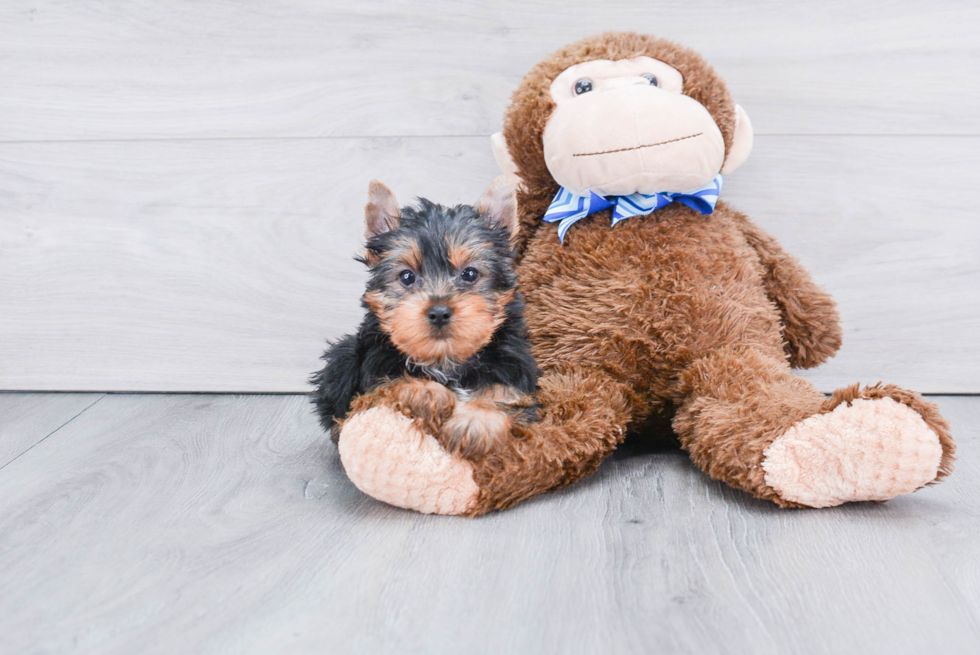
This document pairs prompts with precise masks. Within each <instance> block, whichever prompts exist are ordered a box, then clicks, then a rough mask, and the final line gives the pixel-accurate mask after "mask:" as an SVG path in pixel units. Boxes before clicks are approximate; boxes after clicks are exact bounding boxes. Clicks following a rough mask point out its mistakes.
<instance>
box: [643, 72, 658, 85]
mask: <svg viewBox="0 0 980 655" xmlns="http://www.w3.org/2000/svg"><path fill="white" fill-rule="evenodd" d="M643 79H645V80H646V81H647V82H649V83H650V86H660V82H658V81H657V76H656V75H654V74H653V73H647V74H646V75H644V76H643Z"/></svg>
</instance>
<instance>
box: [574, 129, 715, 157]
mask: <svg viewBox="0 0 980 655" xmlns="http://www.w3.org/2000/svg"><path fill="white" fill-rule="evenodd" d="M702 134H704V132H698V133H697V134H688V135H687V136H682V137H678V138H676V139H668V140H667V141H661V142H660V143H647V144H645V145H642V146H633V147H632V148H617V149H616V150H603V151H602V152H578V153H574V154H573V155H572V157H592V156H593V155H611V154H613V153H614V152H627V151H629V150H640V149H641V148H653V147H656V146H664V145H667V144H668V143H677V142H678V141H684V140H685V139H693V138H695V137H699V136H701V135H702Z"/></svg>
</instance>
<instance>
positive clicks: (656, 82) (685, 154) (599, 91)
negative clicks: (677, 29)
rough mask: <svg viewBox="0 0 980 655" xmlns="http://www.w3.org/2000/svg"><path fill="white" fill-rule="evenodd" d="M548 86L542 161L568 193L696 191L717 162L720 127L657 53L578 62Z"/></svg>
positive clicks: (720, 156) (710, 176) (715, 171)
mask: <svg viewBox="0 0 980 655" xmlns="http://www.w3.org/2000/svg"><path fill="white" fill-rule="evenodd" d="M550 92H551V97H552V100H554V101H555V110H554V112H553V113H552V114H551V118H550V119H549V120H548V124H547V126H546V127H545V130H544V136H543V145H544V155H545V163H546V164H547V166H548V171H549V172H550V173H551V175H552V177H554V178H555V181H556V182H558V183H559V184H560V185H562V186H563V187H565V188H566V189H568V190H569V191H571V192H573V193H576V194H580V195H586V194H587V193H588V192H589V191H592V192H595V193H597V194H599V195H603V196H607V195H629V194H631V193H645V194H652V193H657V192H685V191H693V190H695V189H697V188H699V187H701V186H703V185H704V184H707V183H708V182H710V181H711V180H712V179H713V178H714V176H715V175H717V174H718V172H719V171H720V170H721V166H722V163H723V162H724V159H725V141H724V138H723V137H722V134H721V130H719V129H718V126H717V125H716V124H715V121H714V119H713V118H712V117H711V114H710V113H709V112H708V110H707V109H705V107H704V106H703V105H702V104H701V103H699V102H697V101H696V100H694V99H693V98H690V97H688V96H686V95H684V94H683V78H682V76H681V74H680V73H679V72H678V71H677V69H675V68H673V67H671V66H668V65H667V64H665V63H663V62H661V61H658V60H656V59H653V58H651V57H636V58H633V59H624V60H619V61H608V60H595V61H588V62H583V63H581V64H576V65H574V66H571V67H570V68H568V69H566V70H565V71H563V72H562V73H561V74H560V75H559V76H558V77H557V78H555V80H554V82H553V83H552V85H551V87H550Z"/></svg>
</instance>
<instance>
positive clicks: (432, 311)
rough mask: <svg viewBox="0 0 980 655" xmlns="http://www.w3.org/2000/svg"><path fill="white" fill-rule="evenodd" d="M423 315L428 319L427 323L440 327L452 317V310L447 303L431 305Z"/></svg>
mask: <svg viewBox="0 0 980 655" xmlns="http://www.w3.org/2000/svg"><path fill="white" fill-rule="evenodd" d="M425 315H426V317H427V318H428V319H429V323H432V324H433V325H434V326H436V327H439V328H441V327H443V326H444V325H446V324H447V323H449V319H451V318H452V317H453V310H452V309H451V308H450V307H449V305H433V306H432V307H429V311H427V312H426V313H425Z"/></svg>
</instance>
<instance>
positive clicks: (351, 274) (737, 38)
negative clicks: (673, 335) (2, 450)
mask: <svg viewBox="0 0 980 655" xmlns="http://www.w3.org/2000/svg"><path fill="white" fill-rule="evenodd" d="M605 29H633V30H637V31H644V32H651V33H655V34H660V35H664V36H669V37H671V38H674V39H676V40H678V41H681V42H683V43H686V44H687V45H690V46H692V47H694V48H696V49H698V50H700V51H701V52H702V53H704V54H705V55H706V56H707V57H708V59H709V60H710V61H712V62H713V63H714V65H715V66H716V67H717V68H718V69H719V70H720V72H721V73H722V74H723V75H724V76H725V78H726V79H727V81H728V83H729V86H730V88H731V90H732V92H733V94H734V95H735V96H736V99H737V101H738V102H739V103H740V104H742V105H743V106H744V107H745V108H746V110H747V111H748V113H749V115H750V116H751V118H752V121H753V124H754V126H755V129H756V132H757V135H758V136H757V141H756V148H755V152H754V153H753V156H752V158H751V159H750V160H749V163H748V164H746V166H745V167H743V168H742V169H741V170H739V171H738V172H737V173H736V174H735V175H733V176H731V177H730V178H729V179H728V180H727V181H726V188H725V193H724V197H725V198H726V199H728V200H730V201H732V202H733V203H734V204H735V205H736V206H738V207H739V208H741V209H743V210H744V211H746V212H747V213H749V215H750V216H752V217H753V218H754V219H755V220H756V221H757V222H758V223H760V224H761V225H762V226H764V227H765V228H766V229H768V230H770V231H771V232H773V233H774V234H775V235H777V236H778V237H779V238H780V239H781V240H782V242H783V243H784V245H785V246H786V247H787V248H788V249H789V250H791V251H792V252H794V253H796V254H797V255H798V256H799V257H800V258H801V259H802V260H803V262H804V263H805V264H806V265H807V266H808V267H809V268H810V270H811V271H812V272H813V274H814V276H815V277H816V278H817V280H818V281H820V282H821V283H822V284H824V285H825V286H826V287H827V288H828V289H830V290H831V291H832V292H833V293H834V294H835V296H836V298H837V299H838V301H839V303H840V306H841V310H842V314H843V318H844V324H845V334H846V336H845V345H844V348H843V349H842V350H841V352H840V353H839V354H838V356H837V358H836V359H835V360H834V361H833V362H831V363H830V364H828V365H825V366H824V367H822V368H821V369H819V370H817V371H814V372H811V373H808V374H807V375H808V376H809V377H810V378H811V379H813V380H814V381H815V382H816V383H817V384H818V385H819V386H820V387H821V389H823V390H831V389H833V388H835V387H837V386H840V385H842V384H848V383H851V382H855V381H862V382H876V381H878V380H886V381H892V382H897V383H901V384H904V385H908V386H911V387H913V388H917V389H919V390H922V391H927V392H947V393H949V392H980V347H978V336H977V335H978V333H980V216H978V212H977V210H976V208H975V207H976V204H975V199H974V198H975V195H976V188H977V179H978V178H980V156H978V154H977V153H978V152H980V111H978V108H980V70H978V69H980V67H978V65H977V64H978V58H980V50H978V46H977V43H978V34H980V6H978V4H977V3H976V2H975V1H959V2H957V1H941V2H931V3H921V2H914V1H904V0H903V1H895V2H862V3H854V2H850V1H843V0H828V1H826V2H822V3H818V4H813V3H806V4H803V3H769V2H759V1H752V2H739V3H732V2H700V3H698V2H690V1H687V0H684V1H676V0H663V1H660V2H656V3H651V2H649V1H646V0H629V1H623V2H617V3H614V4H613V3H604V2H596V1H594V0H593V1H592V2H585V1H582V0H574V1H569V0H561V1H558V0H555V1H550V0H549V1H545V0H534V1H532V2H527V1H512V2H493V3H474V2H460V1H439V2H426V3H421V2H420V3H381V2H369V1H358V0H345V1H337V2H329V3H324V2H316V1H314V0H281V1H278V2H258V1H256V2H240V3H228V2H222V1H218V0H200V1H197V2H162V1H161V2H150V3H130V2H123V1H121V0H120V1H119V2H109V1H105V2H96V1H91V0H90V1H86V2H76V1H74V0H58V1H55V0H51V1H48V2H29V1H26V0H7V1H5V2H4V3H3V4H2V5H0V389H50V390H136V391H254V392H261V391H273V392H277V391H282V392H291V391H304V390H306V388H307V387H306V382H305V381H306V377H307V376H308V374H309V373H310V372H311V371H312V370H314V369H315V368H316V367H317V357H318V355H319V353H320V351H321V349H322V345H323V341H324V339H325V338H327V337H336V336H338V335H340V334H342V333H344V332H346V331H348V330H350V329H352V328H353V327H354V325H356V323H357V321H358V319H359V314H360V312H359V309H358V304H357V299H358V296H359V294H360V287H361V285H362V283H363V277H362V272H361V271H360V270H359V266H358V265H357V264H355V263H354V262H353V261H352V260H351V256H352V255H353V254H354V252H355V250H356V249H357V247H358V239H359V235H360V233H361V209H360V208H361V207H362V206H363V204H364V196H365V191H366V188H367V183H368V181H369V180H370V179H372V178H378V179H381V180H383V181H385V182H386V183H388V184H389V185H390V186H391V187H392V188H393V189H395V191H396V192H397V193H398V194H399V196H400V198H401V199H402V200H403V201H407V200H409V199H410V198H411V197H412V196H416V195H421V196H426V197H430V198H431V199H433V200H436V201H441V202H445V203H456V202H463V201H472V200H475V199H476V197H477V196H478V195H479V193H480V191H481V190H482V188H483V187H484V186H485V185H486V184H487V183H488V182H489V181H490V180H491V179H492V177H493V176H494V175H495V174H496V172H497V171H496V166H495V164H494V162H493V158H492V156H491V153H490V148H489V140H488V137H489V135H490V134H491V133H492V132H494V131H496V130H498V129H499V126H500V120H501V116H502V114H503V111H504V108H505V106H506V103H507V99H508V97H509V94H510V92H511V91H512V90H513V89H514V87H515V86H516V85H517V83H518V81H519V80H520V78H521V76H522V75H523V74H524V72H526V71H527V70H528V68H529V67H530V66H532V65H533V64H534V63H535V62H536V61H538V60H539V59H541V58H542V57H544V56H545V55H547V54H548V53H549V52H551V51H552V50H554V49H555V48H557V47H559V46H561V45H563V44H565V43H567V42H570V41H573V40H576V39H578V38H580V37H583V36H586V35H589V34H592V33H595V32H597V31H602V30H605Z"/></svg>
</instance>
